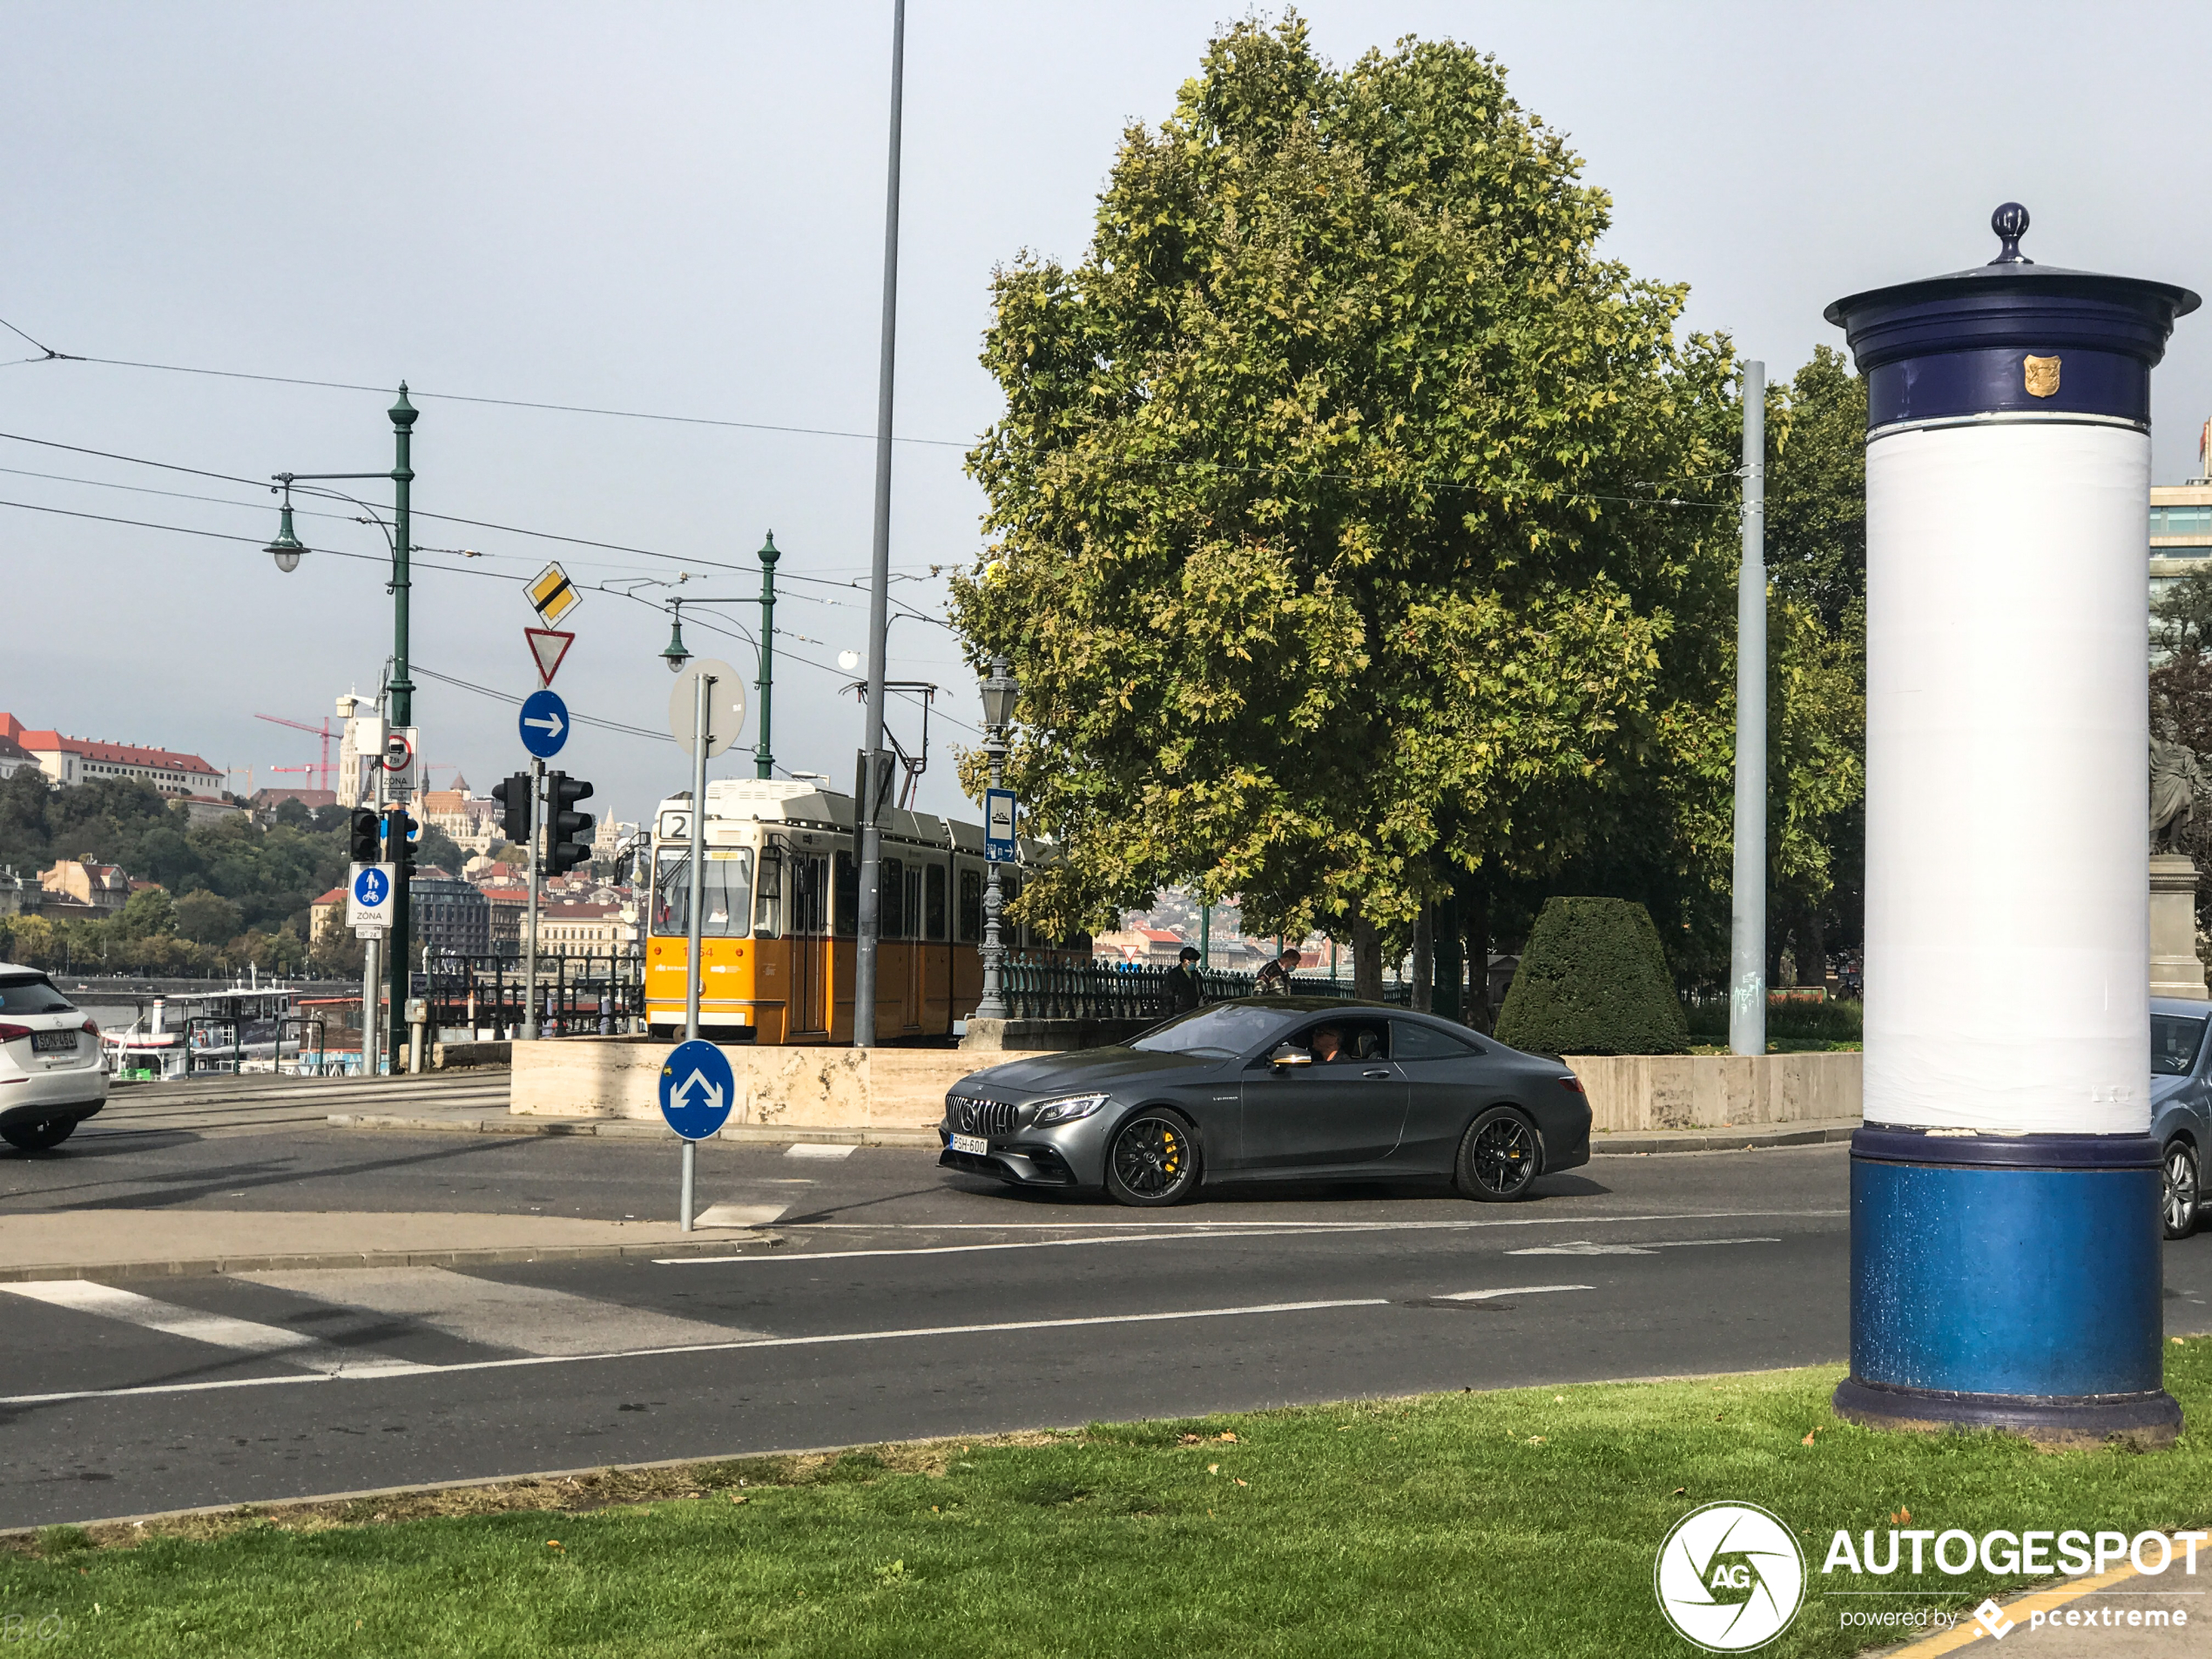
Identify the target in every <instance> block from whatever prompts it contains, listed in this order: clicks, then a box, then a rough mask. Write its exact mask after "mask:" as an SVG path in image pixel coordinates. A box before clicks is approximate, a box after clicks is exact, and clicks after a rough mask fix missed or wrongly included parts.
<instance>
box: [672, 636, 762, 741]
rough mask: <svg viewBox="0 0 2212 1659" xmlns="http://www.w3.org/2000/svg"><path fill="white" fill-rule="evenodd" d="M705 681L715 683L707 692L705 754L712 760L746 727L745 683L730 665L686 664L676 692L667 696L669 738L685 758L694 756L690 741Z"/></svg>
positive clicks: (702, 660) (709, 661)
mask: <svg viewBox="0 0 2212 1659" xmlns="http://www.w3.org/2000/svg"><path fill="white" fill-rule="evenodd" d="M702 679H704V680H709V681H711V682H712V683H711V685H708V686H707V688H706V752H707V754H708V756H709V757H710V758H711V757H713V756H715V755H718V754H720V753H721V752H723V751H724V750H725V749H726V748H728V747H729V746H730V745H732V744H733V743H735V742H736V741H737V740H738V732H739V731H740V730H741V729H742V728H743V727H744V725H745V682H744V681H743V680H741V679H739V678H738V671H737V670H736V669H734V668H732V667H731V666H730V665H729V664H727V663H718V662H716V661H715V660H713V659H712V658H698V659H697V660H695V661H693V662H691V663H689V664H685V669H684V671H683V672H682V673H680V674H678V676H677V677H676V689H675V690H674V691H671V692H670V693H669V694H668V731H669V735H670V736H671V737H672V738H675V739H676V746H677V747H678V748H679V749H681V750H683V752H685V754H690V753H691V737H692V733H693V732H694V730H695V729H696V722H697V720H698V704H697V702H696V699H697V698H698V683H699V682H700V681H701V680H702Z"/></svg>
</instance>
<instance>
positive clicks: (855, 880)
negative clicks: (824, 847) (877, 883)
mask: <svg viewBox="0 0 2212 1659" xmlns="http://www.w3.org/2000/svg"><path fill="white" fill-rule="evenodd" d="M835 874H836V878H837V887H836V890H835V891H834V892H833V893H832V894H830V907H831V914H833V915H834V916H835V918H836V925H837V936H838V937H839V938H840V939H851V938H852V937H853V936H854V935H855V934H858V933H859V932H860V869H859V867H857V866H855V865H854V864H853V855H852V854H851V853H839V854H838V855H837V864H836V870H835Z"/></svg>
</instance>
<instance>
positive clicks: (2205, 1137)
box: [2150, 996, 2212, 1238]
mask: <svg viewBox="0 0 2212 1659" xmlns="http://www.w3.org/2000/svg"><path fill="white" fill-rule="evenodd" d="M2209 1020H2212V1007H2208V1006H2206V1005H2205V1004H2204V1003H2202V1002H2189V1001H2182V1000H2181V999H2180V998H2178V997H2171V996H2154V997H2153V998H2151V1000H2150V1132H2151V1133H2152V1134H2153V1135H2155V1136H2157V1137H2158V1144H2159V1147H2160V1149H2161V1151H2162V1153H2163V1154H2164V1163H2165V1168H2166V1196H2165V1203H2164V1207H2163V1210H2162V1211H2161V1215H2162V1217H2163V1219H2164V1221H2165V1224H2166V1236H2167V1237H2168V1238H2188V1236H2189V1234H2190V1232H2191V1231H2193V1230H2194V1229H2195V1226H2196V1210H2197V1204H2198V1201H2199V1199H2200V1198H2201V1197H2202V1194H2203V1190H2204V1187H2203V1170H2204V1152H2205V1149H2206V1148H2207V1147H2212V1042H2206V1041H2205V1035H2204V1032H2205V1026H2206V1023H2207V1022H2208V1021H2209Z"/></svg>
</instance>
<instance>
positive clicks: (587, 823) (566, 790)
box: [545, 772, 591, 875]
mask: <svg viewBox="0 0 2212 1659" xmlns="http://www.w3.org/2000/svg"><path fill="white" fill-rule="evenodd" d="M590 793H591V786H590V784H587V783H586V782H584V781H583V779H581V778H571V777H570V776H569V774H568V773H566V772H547V773H546V774H545V828H546V832H547V833H546V837H545V841H546V846H545V869H546V873H548V874H549V875H559V874H561V873H563V872H564V871H568V870H572V869H574V868H575V867H577V865H579V864H586V863H589V862H590V859H591V814H590V813H575V812H570V810H569V809H570V806H574V805H575V804H576V803H577V801H580V800H583V799H587V798H588V797H589V796H590Z"/></svg>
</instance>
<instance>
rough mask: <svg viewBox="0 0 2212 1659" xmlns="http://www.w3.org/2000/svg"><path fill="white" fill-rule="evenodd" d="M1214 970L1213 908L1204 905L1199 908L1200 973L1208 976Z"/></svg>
mask: <svg viewBox="0 0 2212 1659" xmlns="http://www.w3.org/2000/svg"><path fill="white" fill-rule="evenodd" d="M1212 970H1213V907H1212V906H1211V905H1210V904H1202V905H1200V906H1199V907H1198V971H1199V972H1200V973H1201V974H1206V973H1211V972H1212Z"/></svg>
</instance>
